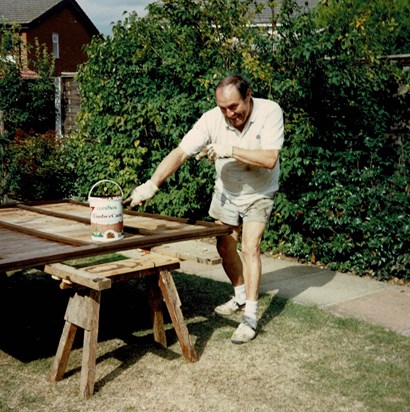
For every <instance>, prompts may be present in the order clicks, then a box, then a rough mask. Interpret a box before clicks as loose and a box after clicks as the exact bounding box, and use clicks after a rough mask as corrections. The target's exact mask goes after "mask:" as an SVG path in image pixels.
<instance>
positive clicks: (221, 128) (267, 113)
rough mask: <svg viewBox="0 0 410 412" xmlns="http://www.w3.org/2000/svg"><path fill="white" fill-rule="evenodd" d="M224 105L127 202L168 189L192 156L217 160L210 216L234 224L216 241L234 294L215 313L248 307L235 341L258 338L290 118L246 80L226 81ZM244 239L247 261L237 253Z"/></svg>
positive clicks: (219, 97) (220, 90)
mask: <svg viewBox="0 0 410 412" xmlns="http://www.w3.org/2000/svg"><path fill="white" fill-rule="evenodd" d="M215 99H216V104H217V107H215V108H214V109H212V110H210V111H208V112H206V113H205V114H203V115H202V117H201V118H200V119H199V120H198V121H197V123H196V124H195V125H194V127H193V128H192V129H191V130H190V131H189V132H188V133H187V134H186V135H185V136H184V138H183V139H182V141H181V143H180V144H179V146H178V147H177V148H175V149H174V150H172V151H171V152H170V153H169V154H168V155H167V156H166V157H165V158H164V159H163V160H162V162H161V163H160V164H159V166H158V167H157V169H156V170H155V172H154V174H153V175H152V177H151V179H150V180H148V181H147V182H145V183H144V184H142V185H140V186H138V187H137V188H135V189H134V190H133V192H132V193H131V196H130V197H129V198H128V199H127V200H126V201H125V202H124V203H131V207H134V206H136V205H138V204H140V203H141V202H143V201H146V200H148V199H150V198H151V197H153V196H154V194H155V193H156V191H157V190H158V188H159V187H160V186H161V184H162V183H163V182H164V181H165V180H166V179H167V178H168V177H169V176H170V175H172V174H173V173H175V172H176V171H177V170H178V168H179V167H180V166H181V165H182V164H183V163H184V162H185V161H186V160H187V159H188V158H189V157H190V156H192V155H194V154H197V156H196V158H197V159H199V158H201V157H203V156H208V158H209V160H210V161H211V162H212V163H215V168H216V181H215V186H214V194H213V197H212V202H211V205H210V209H209V214H210V216H211V217H213V218H214V219H215V220H216V222H217V223H225V224H227V225H231V226H233V232H232V233H231V234H230V235H225V236H220V237H218V238H217V250H218V252H219V254H220V256H221V258H222V265H223V268H224V270H225V272H226V274H227V276H228V277H229V279H230V281H231V283H232V285H233V288H234V297H233V298H232V299H231V300H229V301H228V302H226V303H225V304H223V305H220V306H218V307H216V308H215V312H216V313H217V314H219V315H231V314H233V313H235V312H238V311H242V310H244V314H243V317H242V322H241V323H240V325H239V326H238V328H237V329H236V330H235V332H234V334H233V335H232V338H231V341H232V342H233V343H237V344H240V343H246V342H249V341H250V340H252V339H253V338H254V337H255V336H256V330H257V311H258V295H259V283H260V277H261V273H262V268H261V258H260V243H261V239H262V235H263V232H264V230H265V226H266V223H267V222H268V220H269V218H270V214H271V212H272V208H273V198H274V194H275V193H276V191H277V190H278V179H279V153H280V150H281V148H282V144H283V138H284V129H283V114H282V110H281V108H280V107H279V105H278V104H277V103H275V102H273V101H270V100H265V99H258V98H253V97H252V96H251V89H250V86H249V84H248V83H247V81H246V80H245V79H244V78H243V77H242V76H240V75H231V76H228V77H226V78H224V79H223V80H222V81H221V82H220V83H219V84H218V85H217V87H216V89H215ZM240 235H242V239H241V250H242V259H241V257H240V256H239V254H238V251H237V243H238V241H239V237H240Z"/></svg>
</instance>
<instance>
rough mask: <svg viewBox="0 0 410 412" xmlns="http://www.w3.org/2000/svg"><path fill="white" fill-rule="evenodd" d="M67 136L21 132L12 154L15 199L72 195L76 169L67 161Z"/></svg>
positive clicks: (13, 145)
mask: <svg viewBox="0 0 410 412" xmlns="http://www.w3.org/2000/svg"><path fill="white" fill-rule="evenodd" d="M65 150H66V149H65V146H64V139H63V138H60V137H56V136H55V133H54V132H49V133H44V134H26V133H24V132H22V131H18V132H17V135H16V138H15V139H14V141H13V143H12V144H11V145H10V146H9V150H8V154H9V156H10V159H12V161H11V162H10V165H9V166H10V168H9V193H10V194H11V196H12V197H13V198H14V199H17V200H23V201H29V200H50V199H62V198H67V197H69V196H71V195H72V186H73V181H74V176H75V174H74V170H73V169H72V168H70V167H69V165H67V164H66V163H65V162H64V158H65V155H64V152H65Z"/></svg>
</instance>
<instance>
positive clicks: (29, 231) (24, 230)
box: [0, 220, 91, 246]
mask: <svg viewBox="0 0 410 412" xmlns="http://www.w3.org/2000/svg"><path fill="white" fill-rule="evenodd" d="M0 226H1V227H4V228H6V229H9V230H14V231H16V232H21V233H24V234H27V235H30V236H35V237H36V238H41V239H47V240H52V241H55V242H59V243H64V244H68V245H73V246H81V245H87V244H90V243H91V242H84V241H81V240H77V239H73V238H67V237H64V236H59V235H54V234H51V233H47V232H43V231H40V230H36V229H29V228H27V227H23V226H20V225H16V224H13V223H7V222H4V221H1V220H0Z"/></svg>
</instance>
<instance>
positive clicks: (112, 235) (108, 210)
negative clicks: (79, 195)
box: [88, 179, 124, 242]
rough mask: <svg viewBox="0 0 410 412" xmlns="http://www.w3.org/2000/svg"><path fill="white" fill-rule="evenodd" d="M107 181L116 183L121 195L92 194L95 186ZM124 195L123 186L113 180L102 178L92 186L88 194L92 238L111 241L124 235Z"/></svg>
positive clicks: (97, 240) (98, 240)
mask: <svg viewBox="0 0 410 412" xmlns="http://www.w3.org/2000/svg"><path fill="white" fill-rule="evenodd" d="M105 182H109V183H113V184H114V185H116V186H117V187H118V188H119V190H120V192H121V196H115V195H108V196H91V193H92V191H93V190H94V188H95V187H96V186H98V185H100V184H101V183H105ZM123 197H124V194H123V191H122V189H121V187H120V186H119V185H118V183H116V182H114V181H113V180H107V179H104V180H100V181H98V182H97V183H95V184H94V185H93V186H92V187H91V189H90V192H89V194H88V203H89V205H90V222H91V239H92V240H94V241H96V242H110V241H113V240H118V239H122V238H123V237H124V232H123V229H124V222H123V209H122V200H123Z"/></svg>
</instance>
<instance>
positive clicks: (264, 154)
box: [232, 146, 280, 169]
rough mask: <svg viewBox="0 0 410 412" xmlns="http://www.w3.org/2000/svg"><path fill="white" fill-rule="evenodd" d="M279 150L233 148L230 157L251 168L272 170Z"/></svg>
mask: <svg viewBox="0 0 410 412" xmlns="http://www.w3.org/2000/svg"><path fill="white" fill-rule="evenodd" d="M279 153H280V150H276V149H275V150H273V149H270V150H248V149H242V148H240V147H237V146H234V147H233V150H232V157H233V158H234V159H235V160H238V161H240V162H242V163H246V164H248V165H251V166H256V167H263V168H265V169H273V168H274V167H275V165H276V163H277V161H278V159H279Z"/></svg>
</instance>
